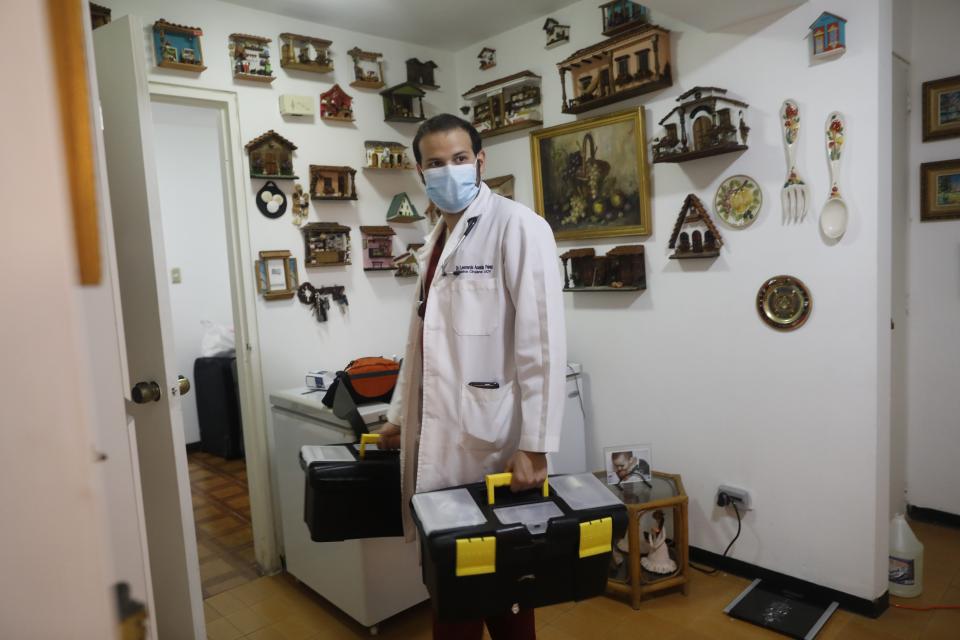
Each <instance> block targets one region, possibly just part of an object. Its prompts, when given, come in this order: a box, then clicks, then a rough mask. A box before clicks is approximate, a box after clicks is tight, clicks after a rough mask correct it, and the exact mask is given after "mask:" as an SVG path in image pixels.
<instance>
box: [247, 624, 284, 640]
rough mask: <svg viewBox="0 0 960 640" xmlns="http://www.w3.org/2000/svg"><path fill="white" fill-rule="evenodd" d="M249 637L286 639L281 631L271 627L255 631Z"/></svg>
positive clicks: (268, 639)
mask: <svg viewBox="0 0 960 640" xmlns="http://www.w3.org/2000/svg"><path fill="white" fill-rule="evenodd" d="M247 638H249V639H250V640H284V637H283V636H282V635H280V632H279V631H277V630H276V629H273V628H271V627H267V628H265V629H260V630H259V631H254V632H253V633H251V634H250V635H248V636H247Z"/></svg>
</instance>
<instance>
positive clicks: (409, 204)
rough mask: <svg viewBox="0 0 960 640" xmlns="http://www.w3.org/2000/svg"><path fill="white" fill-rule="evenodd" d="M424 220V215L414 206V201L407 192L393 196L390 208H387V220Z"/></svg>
mask: <svg viewBox="0 0 960 640" xmlns="http://www.w3.org/2000/svg"><path fill="white" fill-rule="evenodd" d="M418 220H423V216H422V215H420V212H419V211H417V208H416V207H415V206H413V201H412V200H410V196H408V195H407V194H406V193H398V194H397V195H395V196H393V200H392V201H391V202H390V208H389V209H388V210H387V222H404V223H406V222H416V221H418Z"/></svg>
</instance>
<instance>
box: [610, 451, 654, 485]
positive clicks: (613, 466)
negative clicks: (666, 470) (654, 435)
mask: <svg viewBox="0 0 960 640" xmlns="http://www.w3.org/2000/svg"><path fill="white" fill-rule="evenodd" d="M603 464H604V469H605V470H606V472H607V484H610V485H623V484H630V483H632V482H647V483H649V482H650V479H651V478H652V477H653V473H652V469H653V455H652V452H651V447H650V445H649V444H630V445H620V446H616V447H606V448H605V449H604V450H603Z"/></svg>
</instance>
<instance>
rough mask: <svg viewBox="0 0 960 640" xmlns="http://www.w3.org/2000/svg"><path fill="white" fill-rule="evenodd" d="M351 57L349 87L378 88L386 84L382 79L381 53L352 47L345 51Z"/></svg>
mask: <svg viewBox="0 0 960 640" xmlns="http://www.w3.org/2000/svg"><path fill="white" fill-rule="evenodd" d="M347 53H348V54H349V55H350V57H351V58H353V77H354V80H353V82H351V83H350V86H351V87H358V88H361V89H379V88H380V87H383V86H384V85H386V83H385V82H384V81H383V54H382V53H376V52H374V51H363V50H362V49H360V47H354V48H353V49H350V51H347Z"/></svg>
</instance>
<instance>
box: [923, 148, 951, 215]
mask: <svg viewBox="0 0 960 640" xmlns="http://www.w3.org/2000/svg"><path fill="white" fill-rule="evenodd" d="M954 218H960V158H957V159H956V160H943V161H941V162H924V163H923V164H921V165H920V221H921V222H932V221H935V220H950V219H954Z"/></svg>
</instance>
